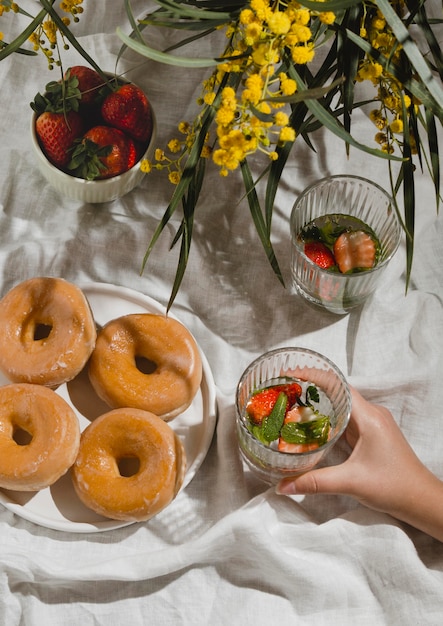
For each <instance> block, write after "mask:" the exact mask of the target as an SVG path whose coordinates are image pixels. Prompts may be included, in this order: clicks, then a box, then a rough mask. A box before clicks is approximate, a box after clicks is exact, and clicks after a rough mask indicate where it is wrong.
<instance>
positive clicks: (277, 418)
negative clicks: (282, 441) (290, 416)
mask: <svg viewBox="0 0 443 626" xmlns="http://www.w3.org/2000/svg"><path fill="white" fill-rule="evenodd" d="M287 404H288V396H287V395H286V394H285V393H283V392H281V393H279V395H278V398H277V400H276V402H275V404H274V407H273V409H272V411H271V413H270V414H269V415H268V417H265V418H264V420H263V431H262V435H263V439H264V440H265V441H267V442H268V443H271V442H272V441H275V440H276V439H278V438H279V436H280V430H281V427H282V426H283V422H284V420H285V412H286V406H287Z"/></svg>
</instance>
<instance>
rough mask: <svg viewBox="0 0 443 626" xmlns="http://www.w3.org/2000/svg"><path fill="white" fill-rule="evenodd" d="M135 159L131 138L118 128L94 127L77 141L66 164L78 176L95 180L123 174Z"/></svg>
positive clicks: (135, 153) (133, 163) (135, 154)
mask: <svg viewBox="0 0 443 626" xmlns="http://www.w3.org/2000/svg"><path fill="white" fill-rule="evenodd" d="M136 162H137V150H136V147H135V144H134V141H133V140H132V139H131V138H130V137H128V136H127V135H125V133H123V132H122V131H121V130H118V128H111V127H110V126H94V127H93V128H90V129H89V130H88V131H87V132H86V133H85V134H84V135H83V137H82V138H81V140H80V141H78V142H77V146H76V148H75V150H74V152H73V153H72V159H71V161H70V163H69V170H70V172H71V173H72V174H73V175H74V176H77V177H79V178H85V179H86V180H96V179H101V178H111V177H112V176H118V175H119V174H123V173H124V172H126V171H127V170H129V169H130V168H131V167H133V166H134V165H135V163H136Z"/></svg>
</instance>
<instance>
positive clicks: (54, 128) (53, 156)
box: [35, 111, 83, 169]
mask: <svg viewBox="0 0 443 626" xmlns="http://www.w3.org/2000/svg"><path fill="white" fill-rule="evenodd" d="M35 132H36V133H37V137H38V139H39V142H40V145H41V148H42V150H43V152H44V153H45V155H46V156H47V158H48V159H49V160H50V161H51V163H52V164H53V165H55V166H56V167H58V168H60V169H65V168H66V166H67V165H68V163H69V160H70V150H71V148H72V146H73V144H74V141H75V140H76V139H77V138H78V137H80V136H81V135H82V133H83V121H82V118H81V117H80V115H79V114H78V113H77V112H76V111H69V112H68V113H66V115H65V114H64V113H52V112H51V111H45V112H44V113H42V114H41V115H39V116H38V118H37V120H36V122H35Z"/></svg>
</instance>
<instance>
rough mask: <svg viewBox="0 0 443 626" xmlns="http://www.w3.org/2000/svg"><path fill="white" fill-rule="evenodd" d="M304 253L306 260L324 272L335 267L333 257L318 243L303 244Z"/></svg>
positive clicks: (323, 245)
mask: <svg viewBox="0 0 443 626" xmlns="http://www.w3.org/2000/svg"><path fill="white" fill-rule="evenodd" d="M304 252H305V254H306V256H307V257H308V259H310V260H311V261H312V262H313V263H315V264H316V265H318V266H319V267H321V268H323V269H325V270H327V269H329V268H330V267H333V266H334V265H335V259H334V255H333V254H332V252H331V251H330V250H329V248H328V247H327V246H326V245H325V244H324V243H321V242H320V241H310V242H308V243H305V248H304Z"/></svg>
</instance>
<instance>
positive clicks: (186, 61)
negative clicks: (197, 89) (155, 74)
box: [116, 27, 218, 68]
mask: <svg viewBox="0 0 443 626" xmlns="http://www.w3.org/2000/svg"><path fill="white" fill-rule="evenodd" d="M116 32H117V35H118V37H119V38H120V39H121V40H122V41H123V43H124V44H125V45H126V46H127V47H128V48H130V49H131V50H134V52H137V53H138V54H140V55H141V56H144V57H147V58H148V59H152V60H153V61H158V62H159V63H164V64H166V65H174V66H176V67H189V68H199V67H215V66H216V65H218V61H217V60H216V59H207V58H206V59H205V58H203V57H201V58H190V57H179V56H176V55H173V54H167V53H166V52H160V51H159V50H156V49H155V48H151V47H150V46H148V45H147V44H146V43H141V42H140V41H135V40H134V39H132V38H131V37H130V36H129V35H127V34H126V33H124V32H123V30H122V29H121V28H120V27H117V31H116Z"/></svg>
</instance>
